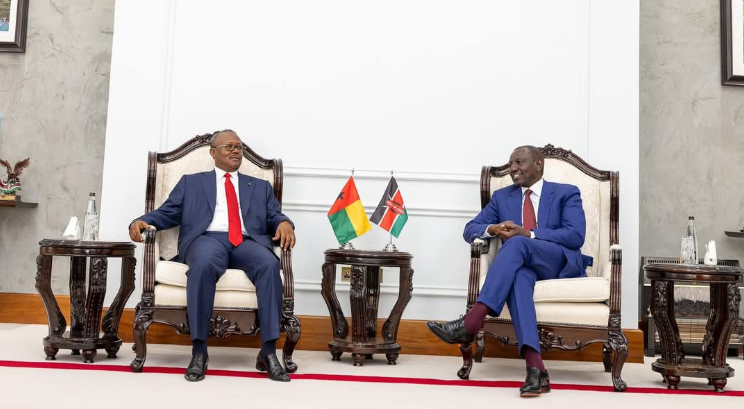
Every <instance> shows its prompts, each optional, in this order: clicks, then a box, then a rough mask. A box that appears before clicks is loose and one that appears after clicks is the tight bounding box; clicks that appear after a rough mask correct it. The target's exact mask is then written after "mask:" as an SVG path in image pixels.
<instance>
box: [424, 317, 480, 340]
mask: <svg viewBox="0 0 744 409" xmlns="http://www.w3.org/2000/svg"><path fill="white" fill-rule="evenodd" d="M426 326H427V327H428V328H429V331H431V332H433V333H434V335H436V336H437V338H439V339H441V340H442V341H444V342H446V343H448V344H472V343H473V340H474V339H475V334H468V332H467V331H466V330H465V319H464V318H463V317H460V318H458V319H456V320H453V321H448V322H442V323H439V322H435V321H429V322H427V323H426Z"/></svg>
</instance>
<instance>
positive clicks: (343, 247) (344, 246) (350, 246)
mask: <svg viewBox="0 0 744 409" xmlns="http://www.w3.org/2000/svg"><path fill="white" fill-rule="evenodd" d="M339 248H340V249H341V250H354V245H353V244H351V242H350V241H347V242H346V243H344V244H342V245H341V247H339Z"/></svg>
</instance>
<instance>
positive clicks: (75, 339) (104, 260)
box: [36, 240, 137, 362]
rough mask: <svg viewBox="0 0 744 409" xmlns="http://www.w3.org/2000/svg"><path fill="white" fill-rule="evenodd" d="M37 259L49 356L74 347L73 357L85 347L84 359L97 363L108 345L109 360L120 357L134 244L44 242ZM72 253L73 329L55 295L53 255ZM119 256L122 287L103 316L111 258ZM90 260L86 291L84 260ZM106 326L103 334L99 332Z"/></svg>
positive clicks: (71, 297)
mask: <svg viewBox="0 0 744 409" xmlns="http://www.w3.org/2000/svg"><path fill="white" fill-rule="evenodd" d="M39 245H40V246H41V247H40V249H39V256H38V257H37V258H36V268H37V270H36V289H37V290H38V291H39V294H40V295H41V299H42V301H43V302H44V308H46V312H47V317H48V319H49V336H47V337H45V338H44V341H43V344H44V353H45V354H46V359H47V360H54V359H56V358H55V357H56V355H57V351H59V349H60V348H64V349H71V350H72V355H79V354H80V350H81V349H82V350H83V357H84V361H85V362H93V359H94V358H95V356H96V353H97V350H98V349H101V348H103V349H106V352H107V353H108V357H109V358H116V353H117V352H118V351H119V348H120V347H121V339H120V338H119V335H118V330H119V320H120V319H121V313H122V311H124V304H126V302H127V300H128V299H129V296H130V295H131V294H132V291H134V267H135V264H136V263H137V261H136V259H135V258H134V248H135V247H134V244H133V243H126V242H105V241H75V240H42V241H40V242H39ZM54 256H68V257H70V330H69V332H65V330H66V328H67V323H66V321H65V317H64V315H62V312H61V311H60V309H59V305H58V304H57V300H56V299H55V298H54V294H53V293H52V285H51V276H52V257H54ZM109 257H120V258H121V259H122V265H121V285H120V287H119V292H118V293H117V294H116V298H114V301H113V302H112V303H111V306H110V307H109V309H108V312H107V313H106V316H105V317H103V324H102V325H101V313H102V310H103V298H104V296H105V295H106V272H107V269H108V258H109ZM88 258H90V268H89V271H88V276H89V279H88V293H87V294H86V292H85V287H86V280H85V276H86V261H87V259H88ZM101 326H103V336H102V337H101V336H100V333H99V331H100V330H101Z"/></svg>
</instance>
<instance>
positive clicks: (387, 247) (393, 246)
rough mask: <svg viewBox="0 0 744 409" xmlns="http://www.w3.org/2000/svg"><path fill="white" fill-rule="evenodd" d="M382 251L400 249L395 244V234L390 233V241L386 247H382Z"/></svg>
mask: <svg viewBox="0 0 744 409" xmlns="http://www.w3.org/2000/svg"><path fill="white" fill-rule="evenodd" d="M382 251H398V248H397V247H395V244H393V234H392V233H390V242H389V243H388V244H386V245H385V248H384V249H382Z"/></svg>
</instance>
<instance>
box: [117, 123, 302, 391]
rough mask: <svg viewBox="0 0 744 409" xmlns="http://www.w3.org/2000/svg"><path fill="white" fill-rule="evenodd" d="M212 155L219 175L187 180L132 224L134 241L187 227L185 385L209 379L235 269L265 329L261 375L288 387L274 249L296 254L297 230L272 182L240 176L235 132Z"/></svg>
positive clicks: (181, 251) (221, 136)
mask: <svg viewBox="0 0 744 409" xmlns="http://www.w3.org/2000/svg"><path fill="white" fill-rule="evenodd" d="M209 153H210V154H211V155H212V157H213V158H214V166H215V169H214V170H213V171H210V172H202V173H196V174H193V175H184V176H183V177H182V178H181V180H180V181H179V182H178V184H177V185H176V186H175V187H174V188H173V190H172V191H171V193H170V196H168V200H166V201H165V202H164V203H163V204H162V205H161V206H160V207H159V208H157V209H155V210H153V211H152V212H150V213H148V214H146V215H144V216H141V217H139V218H138V219H136V220H135V221H133V222H132V223H131V224H130V226H129V236H130V237H131V239H132V240H133V241H136V242H141V241H142V236H141V232H142V231H143V230H144V229H148V228H150V226H154V227H155V228H156V229H158V230H165V229H169V228H171V227H175V226H180V227H181V229H180V233H179V236H178V255H177V256H176V257H175V258H174V259H173V261H177V262H181V263H185V264H186V265H188V266H189V269H188V272H187V273H186V274H187V277H188V278H187V281H186V294H187V295H186V297H187V300H186V303H187V310H188V321H189V329H190V331H191V341H192V357H191V362H190V363H189V366H188V368H187V369H186V375H185V378H186V380H188V381H192V382H194V381H200V380H202V379H204V373H205V371H206V370H207V364H208V362H209V355H208V354H207V338H208V336H209V321H210V318H211V316H212V310H213V308H214V297H215V290H216V284H217V281H218V280H219V279H220V277H221V276H222V275H223V274H224V273H225V270H227V269H228V268H235V269H240V270H243V271H244V272H245V274H246V275H247V276H248V278H249V279H250V280H251V282H252V283H253V284H254V285H255V286H256V297H257V299H258V321H259V322H260V323H261V332H260V333H261V351H260V352H259V354H258V356H257V358H256V368H257V369H258V370H261V371H266V372H268V376H269V378H270V379H272V380H275V381H281V382H289V380H290V379H289V375H287V372H286V371H285V370H284V367H283V366H282V365H281V364H280V363H279V360H278V359H277V356H276V340H277V339H278V338H279V326H280V321H281V311H282V295H283V288H282V281H281V277H280V273H279V259H278V258H277V257H276V255H275V254H274V251H273V246H272V244H271V242H272V240H273V241H277V240H278V241H279V245H280V246H281V247H282V248H283V249H284V250H287V249H290V248H292V247H294V244H295V234H294V225H293V224H292V222H291V221H290V220H289V218H288V217H287V216H285V215H283V214H282V213H281V211H280V205H279V201H277V200H276V197H275V196H274V190H273V188H272V187H271V185H270V184H269V183H268V182H266V181H265V180H261V179H256V178H253V177H250V176H246V175H243V174H241V173H238V169H239V168H240V164H241V163H242V160H243V144H242V142H241V140H240V138H238V135H237V134H236V133H235V132H233V131H231V130H225V131H220V132H216V133H215V134H214V136H213V137H212V142H211V148H210V149H209ZM272 235H273V236H272Z"/></svg>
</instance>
